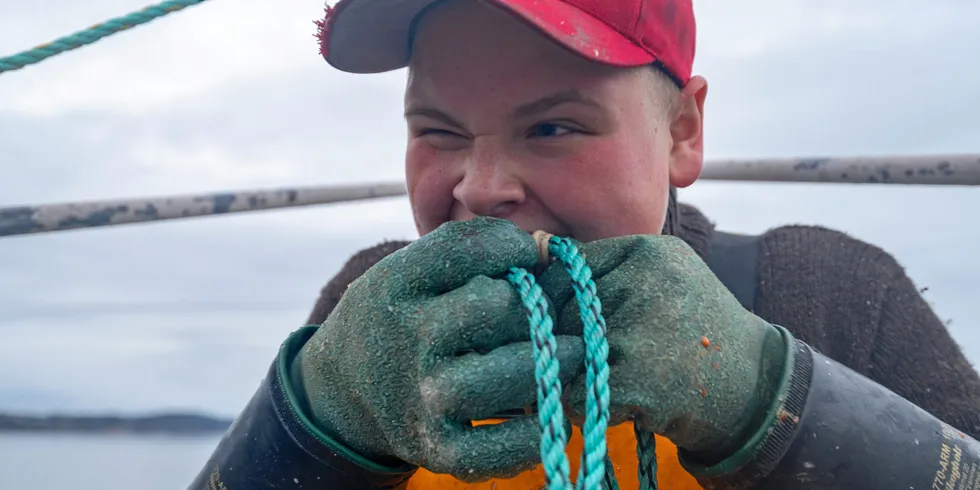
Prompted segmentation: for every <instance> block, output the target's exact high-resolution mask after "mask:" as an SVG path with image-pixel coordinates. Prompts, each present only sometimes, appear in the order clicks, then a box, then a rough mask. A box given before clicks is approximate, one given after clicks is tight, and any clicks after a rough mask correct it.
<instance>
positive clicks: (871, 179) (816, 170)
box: [0, 155, 980, 237]
mask: <svg viewBox="0 0 980 490" xmlns="http://www.w3.org/2000/svg"><path fill="white" fill-rule="evenodd" d="M701 178H702V179H704V180H727V181H749V182H807V183H860V184H869V183H870V184H917V185H970V186H972V185H980V155H926V156H901V157H854V158H784V159H765V160H718V161H711V162H706V163H705V166H704V171H703V172H702V174H701ZM405 194H406V190H405V184H404V183H401V182H382V183H372V184H363V185H347V186H319V187H297V188H290V189H278V190H253V191H235V192H227V193H219V194H205V195H196V196H194V195H187V196H170V197H155V198H137V199H121V200H115V201H92V202H77V203H61V204H44V205H37V206H17V207H9V208H0V237H5V236H12V235H25V234H31V233H44V232H52V231H64V230H73V229H78V228H94V227H102V226H115V225H123V224H130V223H142V222H149V221H163V220H172V219H184V218H192V217H197V216H209V215H216V214H227V213H243V212H249V211H261V210H266V209H276V208H290V207H299V206H312V205H316V204H330V203H337V202H349V201H358V200H364V199H377V198H382V197H394V196H402V195H405Z"/></svg>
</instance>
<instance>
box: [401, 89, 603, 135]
mask: <svg viewBox="0 0 980 490" xmlns="http://www.w3.org/2000/svg"><path fill="white" fill-rule="evenodd" d="M567 103H576V104H583V105H587V106H592V107H595V108H598V109H601V108H602V105H600V104H599V103H598V102H596V101H595V100H593V99H590V98H588V97H586V96H585V95H584V94H582V92H580V91H579V90H576V89H572V90H563V91H561V92H558V93H555V94H552V95H548V96H545V97H542V98H540V99H538V100H535V101H534V102H530V103H527V104H524V105H522V106H520V107H518V108H517V109H516V110H514V113H513V116H512V117H513V118H514V119H524V118H528V117H531V116H534V115H537V114H540V113H542V112H546V111H548V110H549V109H552V108H555V107H557V106H560V105H562V104H567ZM411 116H422V117H428V118H430V119H434V120H436V121H439V122H441V123H443V124H447V125H450V126H455V127H457V128H461V129H462V128H463V125H462V124H461V123H460V122H459V121H457V120H456V119H454V118H453V117H452V116H450V115H449V114H446V113H445V112H442V111H440V110H438V109H433V108H430V107H410V108H409V109H408V110H406V111H405V117H406V118H408V117H411Z"/></svg>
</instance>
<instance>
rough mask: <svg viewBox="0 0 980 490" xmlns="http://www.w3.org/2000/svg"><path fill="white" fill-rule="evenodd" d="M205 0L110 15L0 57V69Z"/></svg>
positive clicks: (38, 59)
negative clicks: (113, 17)
mask: <svg viewBox="0 0 980 490" xmlns="http://www.w3.org/2000/svg"><path fill="white" fill-rule="evenodd" d="M205 1H207V0H167V1H165V2H162V3H159V4H157V5H151V6H149V7H146V8H144V9H142V10H138V11H136V12H132V13H129V14H126V15H124V16H122V17H116V18H115V19H109V20H107V21H105V22H103V23H101V24H96V25H94V26H92V27H89V28H88V29H85V30H83V31H79V32H76V33H74V34H69V35H67V36H65V37H61V38H58V39H55V40H54V41H51V42H50V43H47V44H42V45H40V46H36V47H34V48H31V49H29V50H27V51H24V52H21V53H17V54H15V55H11V56H7V57H4V58H0V73H4V72H8V71H14V70H19V69H21V68H24V67H25V66H28V65H33V64H36V63H40V62H42V61H44V60H46V59H48V58H50V57H52V56H55V55H59V54H61V53H64V52H66V51H71V50H73V49H78V48H80V47H82V46H86V45H89V44H92V43H94V42H96V41H98V40H99V39H102V38H104V37H107V36H111V35H113V34H115V33H117V32H121V31H125V30H128V29H132V28H133V27H136V26H139V25H142V24H146V23H147V22H150V21H152V20H154V19H157V18H159V17H163V16H164V15H167V14H171V13H174V12H177V11H180V10H183V9H185V8H187V7H191V6H194V5H197V4H199V3H203V2H205Z"/></svg>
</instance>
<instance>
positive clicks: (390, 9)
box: [320, 0, 656, 73]
mask: <svg viewBox="0 0 980 490" xmlns="http://www.w3.org/2000/svg"><path fill="white" fill-rule="evenodd" d="M439 1H441V0H341V2H339V3H338V4H337V5H336V7H334V9H333V10H332V11H331V12H330V13H329V14H328V18H327V19H325V20H324V25H323V26H322V29H323V32H321V38H320V43H321V53H322V54H323V57H324V59H326V61H327V62H328V63H330V65H331V66H333V67H334V68H337V69H338V70H342V71H345V72H350V73H381V72H386V71H391V70H397V69H400V68H404V67H406V66H408V63H409V58H410V57H411V52H410V47H411V36H412V27H413V26H414V24H415V22H416V19H418V18H419V16H420V15H421V14H422V13H423V12H424V11H425V10H427V9H428V8H430V7H431V6H433V5H435V4H436V3H438V2H439ZM481 1H484V2H485V3H487V4H489V5H493V6H496V7H499V8H501V9H503V10H504V11H507V12H510V13H511V14H513V15H514V16H515V17H516V18H517V19H519V20H522V21H524V22H526V23H528V24H529V25H530V26H532V27H534V28H536V29H537V30H539V31H540V32H541V33H542V34H544V35H546V36H547V37H549V38H551V39H552V40H554V41H555V42H557V43H558V44H559V45H561V46H564V47H565V48H567V49H569V50H570V51H572V52H574V53H577V54H579V55H580V56H582V57H584V58H586V59H589V60H593V61H597V62H599V63H604V64H609V65H615V66H640V65H647V64H650V63H653V62H654V61H656V58H655V57H654V56H653V55H652V54H650V53H649V52H647V51H646V50H645V49H643V48H641V47H639V46H637V45H636V44H634V43H633V42H632V41H630V40H629V39H627V38H626V37H625V36H623V35H622V34H620V33H619V32H617V31H616V30H615V29H613V28H611V27H609V26H608V25H607V24H605V23H603V22H602V21H599V20H598V19H596V18H595V17H593V16H591V15H590V14H588V13H587V12H585V11H583V10H580V9H578V8H576V7H574V6H572V5H569V4H567V3H565V2H560V1H553V2H542V1H540V0H481Z"/></svg>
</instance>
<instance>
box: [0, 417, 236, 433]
mask: <svg viewBox="0 0 980 490" xmlns="http://www.w3.org/2000/svg"><path fill="white" fill-rule="evenodd" d="M231 423H232V421H231V420H230V419H225V418H219V417H211V416H207V415H200V414H192V413H163V414H156V415H146V416H138V417H137V416H134V417H125V416H82V415H46V416H38V415H18V414H0V434H3V433H82V434H177V435H197V434H219V433H223V432H225V431H226V430H227V429H228V427H229V426H231Z"/></svg>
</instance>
